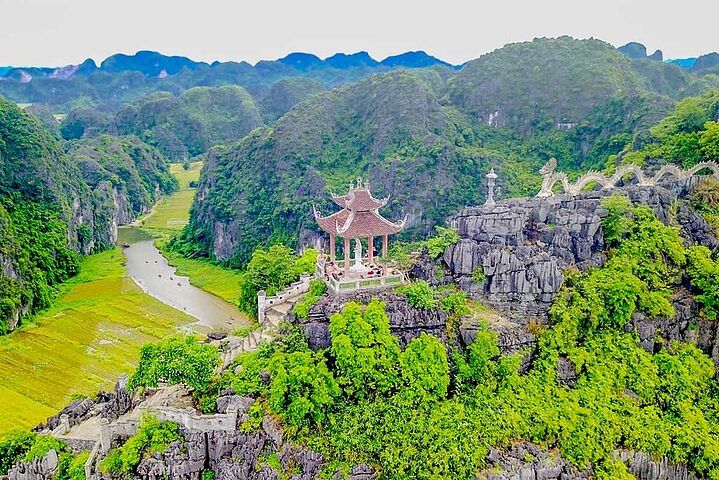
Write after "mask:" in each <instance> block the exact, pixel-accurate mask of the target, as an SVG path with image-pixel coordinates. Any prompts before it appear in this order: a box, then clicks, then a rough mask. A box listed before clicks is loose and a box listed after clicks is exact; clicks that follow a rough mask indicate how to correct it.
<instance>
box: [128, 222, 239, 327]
mask: <svg viewBox="0 0 719 480" xmlns="http://www.w3.org/2000/svg"><path fill="white" fill-rule="evenodd" d="M118 244H120V245H123V244H124V245H126V246H125V247H124V248H123V253H124V254H125V258H126V259H127V263H126V269H127V273H128V275H130V277H131V278H132V279H133V280H134V281H135V283H136V284H137V285H138V286H139V287H140V288H141V289H142V290H143V291H144V292H145V293H147V294H148V295H151V296H153V297H155V298H156V299H158V300H160V301H161V302H162V303H165V304H167V305H169V306H171V307H173V308H175V309H177V310H180V311H182V312H184V313H186V314H188V315H190V316H192V317H194V318H196V319H197V322H196V323H195V324H194V325H193V326H199V327H205V329H207V330H231V329H232V328H234V327H237V326H239V325H246V324H247V323H248V322H247V316H246V315H245V314H243V313H242V312H240V311H239V310H238V309H237V307H236V306H234V305H232V304H230V303H228V302H226V301H225V300H223V299H221V298H219V297H216V296H215V295H212V294H211V293H208V292H206V291H204V290H202V289H200V288H197V287H195V286H193V285H191V284H190V281H189V279H188V278H187V277H183V276H181V275H177V274H176V273H175V271H176V268H175V267H173V266H171V265H169V264H168V262H167V259H166V258H165V257H163V256H162V254H161V253H160V251H159V250H158V249H157V247H155V244H154V240H153V239H152V237H150V236H149V235H147V234H145V233H144V232H142V231H141V230H139V229H137V228H135V227H121V228H120V229H119V233H118Z"/></svg>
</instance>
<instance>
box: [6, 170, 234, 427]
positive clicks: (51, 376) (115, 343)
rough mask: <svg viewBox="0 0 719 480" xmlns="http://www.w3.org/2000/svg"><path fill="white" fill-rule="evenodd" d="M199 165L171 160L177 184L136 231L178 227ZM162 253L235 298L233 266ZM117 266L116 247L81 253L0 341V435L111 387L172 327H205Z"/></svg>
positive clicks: (182, 270)
mask: <svg viewBox="0 0 719 480" xmlns="http://www.w3.org/2000/svg"><path fill="white" fill-rule="evenodd" d="M201 166H202V164H201V163H199V162H198V163H195V164H193V165H192V166H191V168H190V169H189V170H184V169H183V168H182V166H181V165H179V164H173V165H172V172H173V174H175V175H176V176H177V177H178V180H179V181H180V186H181V188H180V190H179V191H178V192H176V193H175V194H173V195H171V196H169V197H166V198H164V199H162V200H161V201H160V203H158V204H157V205H156V206H155V208H153V211H152V212H151V213H150V214H149V215H147V216H146V217H145V218H144V219H142V220H141V221H140V222H138V223H139V224H142V226H141V228H142V229H143V230H146V231H149V232H150V233H152V234H153V235H154V236H155V237H159V238H168V237H169V235H171V234H172V233H173V232H175V231H179V230H180V229H181V228H182V226H183V225H184V224H185V223H186V222H187V219H188V218H189V210H190V207H191V205H192V199H193V197H194V194H195V189H194V188H191V187H190V182H192V181H197V179H198V178H199V173H200V169H201ZM143 223H144V224H143ZM167 256H168V257H169V261H170V264H172V265H173V266H177V267H178V274H179V275H186V276H189V277H190V282H191V283H192V284H193V285H195V286H197V287H198V288H202V289H204V290H206V291H208V292H210V293H213V294H214V295H216V296H218V297H219V298H221V299H224V300H225V301H227V302H228V303H231V304H232V305H235V304H236V303H237V298H238V297H239V293H238V276H239V272H238V271H236V270H230V269H225V268H222V267H220V266H218V265H214V264H212V263H210V262H209V261H206V260H191V259H185V258H183V257H181V256H179V255H177V254H172V253H169V254H167ZM125 263H126V259H125V258H124V256H123V253H122V252H121V250H120V249H119V248H115V249H112V250H109V251H106V252H102V253H99V254H95V255H91V256H88V257H85V258H84V259H83V262H82V266H81V270H80V273H79V275H77V276H76V277H74V278H71V279H70V280H69V281H67V282H66V283H65V284H63V285H62V286H61V287H60V291H59V293H58V295H57V298H56V300H55V301H54V302H53V306H52V307H51V308H50V309H48V310H46V311H44V312H42V313H40V314H38V315H37V316H36V317H35V318H34V319H33V321H32V322H29V323H27V324H26V325H23V326H22V327H21V328H20V329H18V330H17V331H16V332H13V333H12V334H11V335H8V336H6V337H2V338H0V359H2V362H0V435H1V434H3V433H5V432H7V431H9V430H11V429H15V428H21V429H29V428H32V427H34V426H35V425H37V424H38V423H40V422H43V421H44V420H45V419H46V418H47V417H49V416H50V415H54V414H56V413H57V411H58V410H59V409H61V408H63V407H64V406H65V405H66V404H67V403H68V402H69V401H70V400H71V399H72V398H73V397H74V396H76V395H92V394H94V393H95V392H97V391H98V390H100V389H109V388H111V387H112V386H113V384H114V383H115V382H116V380H117V377H118V376H120V375H122V374H126V373H130V372H131V371H132V370H133V369H134V367H135V362H136V361H137V357H138V354H139V350H140V347H141V346H142V345H143V344H145V343H149V342H156V341H158V340H160V339H163V338H166V337H168V336H171V335H173V334H175V333H178V332H180V331H187V330H190V329H192V330H195V331H197V330H201V331H206V328H203V327H201V326H198V325H197V321H196V320H195V319H194V318H193V317H191V316H189V315H187V314H185V313H183V312H182V311H178V310H177V309H175V308H172V307H170V306H168V305H166V304H164V303H162V302H161V301H160V300H157V299H155V298H153V297H152V296H150V295H147V294H145V293H143V291H142V289H141V288H140V287H138V286H137V285H136V284H135V282H134V281H133V280H132V279H131V278H130V277H129V276H128V273H127V270H126V267H125Z"/></svg>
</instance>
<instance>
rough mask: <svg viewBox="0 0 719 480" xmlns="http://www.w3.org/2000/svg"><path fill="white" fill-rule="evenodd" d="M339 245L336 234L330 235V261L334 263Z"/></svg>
mask: <svg viewBox="0 0 719 480" xmlns="http://www.w3.org/2000/svg"><path fill="white" fill-rule="evenodd" d="M336 250H337V247H336V245H335V236H334V235H330V262H332V263H334V261H335V254H336Z"/></svg>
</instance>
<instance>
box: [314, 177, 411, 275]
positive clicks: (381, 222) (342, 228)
mask: <svg viewBox="0 0 719 480" xmlns="http://www.w3.org/2000/svg"><path fill="white" fill-rule="evenodd" d="M332 200H334V202H335V203H336V204H337V205H338V206H340V207H342V210H340V211H338V212H335V213H333V214H332V215H328V216H326V217H323V216H321V215H320V214H319V213H318V212H317V209H316V208H314V207H313V208H314V214H315V219H316V220H317V223H318V224H319V226H320V228H321V229H322V230H324V231H325V232H327V233H329V235H330V262H331V263H332V264H334V262H335V248H336V247H335V242H336V238H337V237H340V238H342V239H343V240H344V276H345V277H347V276H349V275H351V274H352V273H359V274H362V273H364V272H366V271H368V270H370V269H371V268H372V267H373V266H374V238H375V237H382V256H383V257H384V256H386V255H387V242H388V239H387V238H388V236H389V235H393V234H395V233H399V232H401V231H402V229H403V228H404V226H405V223H406V220H407V217H405V218H404V220H402V221H399V222H396V223H395V222H391V221H389V220H387V219H386V218H384V217H383V216H382V215H381V214H380V213H379V209H380V208H382V207H384V206H385V205H387V200H388V198H384V199H382V200H378V199H376V198H374V197H373V196H372V193H371V192H370V188H369V183H368V182H364V183H363V182H362V179H361V178H358V179H357V181H356V183H352V182H350V186H349V191H348V192H347V193H346V194H345V195H335V194H332ZM363 238H366V239H367V245H368V252H367V263H368V264H367V265H365V264H363V263H362V244H361V239H363ZM353 239H354V240H355V255H354V257H355V258H354V260H355V261H354V265H353V266H350V241H351V240H353Z"/></svg>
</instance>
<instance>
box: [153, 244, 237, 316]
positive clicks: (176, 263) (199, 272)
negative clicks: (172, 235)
mask: <svg viewBox="0 0 719 480" xmlns="http://www.w3.org/2000/svg"><path fill="white" fill-rule="evenodd" d="M158 248H160V251H162V254H163V255H164V256H165V258H167V261H168V262H169V263H170V265H172V266H173V267H177V274H178V275H183V276H185V277H188V278H189V279H190V283H191V284H192V285H194V286H196V287H197V288H201V289H203V290H205V291H207V292H210V293H211V294H213V295H216V296H218V297H220V298H221V299H223V300H225V301H226V302H229V303H232V304H237V301H238V299H239V298H240V275H241V272H240V271H239V270H235V269H232V268H225V267H222V266H220V265H216V264H214V263H212V262H210V261H209V260H206V259H202V258H185V257H183V256H182V255H178V254H177V253H174V252H169V251H167V250H164V249H163V248H162V242H158Z"/></svg>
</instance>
